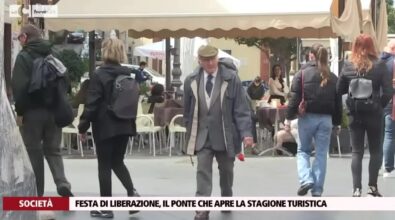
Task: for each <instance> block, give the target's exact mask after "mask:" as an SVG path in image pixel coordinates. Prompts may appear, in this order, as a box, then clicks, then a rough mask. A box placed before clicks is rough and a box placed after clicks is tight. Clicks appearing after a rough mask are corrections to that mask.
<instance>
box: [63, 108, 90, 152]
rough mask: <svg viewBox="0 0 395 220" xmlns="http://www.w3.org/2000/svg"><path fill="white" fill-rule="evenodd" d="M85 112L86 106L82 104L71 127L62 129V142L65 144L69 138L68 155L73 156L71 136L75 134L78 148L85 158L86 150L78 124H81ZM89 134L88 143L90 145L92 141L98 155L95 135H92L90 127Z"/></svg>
mask: <svg viewBox="0 0 395 220" xmlns="http://www.w3.org/2000/svg"><path fill="white" fill-rule="evenodd" d="M83 111H84V105H83V104H80V105H79V106H78V113H77V116H76V117H75V118H74V120H73V122H72V123H71V125H69V126H67V127H64V128H62V141H63V143H64V142H65V141H64V140H65V137H66V136H67V149H68V153H69V154H71V135H73V134H75V135H76V136H77V147H78V150H79V151H80V152H81V157H84V150H83V146H82V140H81V139H80V136H79V132H78V124H79V123H80V116H81V115H82V112H83ZM87 134H88V135H87V141H86V143H87V145H88V143H89V142H88V141H89V140H92V144H93V153H94V154H95V155H96V145H95V141H94V139H93V135H92V126H90V127H89V129H88V131H87Z"/></svg>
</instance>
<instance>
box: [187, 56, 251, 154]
mask: <svg viewBox="0 0 395 220" xmlns="http://www.w3.org/2000/svg"><path fill="white" fill-rule="evenodd" d="M218 68H219V69H218V75H220V77H221V79H222V80H221V85H220V90H219V94H218V95H217V96H219V97H218V98H217V99H219V100H217V101H214V102H212V103H213V104H214V105H215V103H218V104H219V105H220V110H221V113H222V125H221V126H222V129H223V136H224V142H225V148H226V151H227V153H228V155H229V156H230V157H234V156H235V155H236V154H238V153H240V150H241V141H242V138H243V137H252V131H251V123H252V122H251V115H250V111H249V109H248V103H247V100H246V94H245V90H244V89H243V87H242V85H241V81H240V79H239V77H238V76H237V69H236V67H235V66H234V65H232V64H230V63H229V62H221V61H220V63H219V65H218ZM202 75H203V70H202V68H200V67H198V68H196V69H195V71H194V72H193V73H192V74H190V75H189V76H188V77H187V78H186V79H185V83H184V122H185V124H186V128H187V140H188V142H187V143H188V145H187V148H186V149H184V151H185V152H186V153H187V154H189V155H193V154H194V153H195V152H196V150H197V143H198V139H199V138H200V137H198V133H199V132H198V131H199V126H198V125H199V123H201V119H200V118H199V114H200V112H199V111H201V110H200V109H201V106H200V105H201V104H200V102H199V101H198V100H199V99H198V96H199V95H198V87H199V84H200V81H201V80H203V77H201V76H202ZM218 75H217V76H218ZM216 82H217V80H216ZM214 87H215V85H214ZM214 91H215V89H214ZM214 91H213V93H214ZM212 96H213V97H212V99H213V100H214V98H215V97H214V96H215V94H213V95H212ZM211 125H212V123H210V126H211ZM209 132H210V131H209ZM210 133H211V132H210ZM218 136H219V135H218ZM199 147H200V146H199Z"/></svg>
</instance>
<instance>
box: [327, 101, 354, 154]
mask: <svg viewBox="0 0 395 220" xmlns="http://www.w3.org/2000/svg"><path fill="white" fill-rule="evenodd" d="M348 123H349V121H348V115H347V110H346V109H343V114H342V121H341V128H340V133H339V142H340V150H341V153H342V154H347V153H351V141H350V130H349V129H348ZM330 147H331V149H332V153H339V152H338V142H337V137H336V134H335V133H334V132H332V135H331V143H330Z"/></svg>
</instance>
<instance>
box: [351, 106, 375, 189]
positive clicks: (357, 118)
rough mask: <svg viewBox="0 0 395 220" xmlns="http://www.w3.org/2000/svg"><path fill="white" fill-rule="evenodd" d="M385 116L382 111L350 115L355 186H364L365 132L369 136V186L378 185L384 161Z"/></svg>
mask: <svg viewBox="0 0 395 220" xmlns="http://www.w3.org/2000/svg"><path fill="white" fill-rule="evenodd" d="M382 118H383V116H382V113H381V112H373V113H370V114H356V115H352V116H350V117H349V119H350V134H351V146H352V162H351V171H352V177H353V186H354V188H362V184H361V179H362V159H363V154H364V150H365V149H364V146H365V143H364V142H365V133H367V136H368V143H369V152H370V161H369V183H368V185H369V186H377V178H378V174H379V169H380V167H381V163H382V161H383V148H382V132H383V120H382Z"/></svg>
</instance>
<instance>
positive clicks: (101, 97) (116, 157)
mask: <svg viewBox="0 0 395 220" xmlns="http://www.w3.org/2000/svg"><path fill="white" fill-rule="evenodd" d="M102 57H103V61H104V64H103V65H102V66H101V67H100V68H99V69H97V70H96V71H95V73H94V74H93V75H92V78H91V79H90V84H89V88H88V96H87V99H86V103H85V108H84V112H83V113H82V115H81V117H80V124H79V125H78V130H79V133H80V134H81V138H82V139H85V133H86V131H87V130H88V128H89V126H90V124H91V123H92V132H93V137H94V140H95V143H96V147H97V149H96V152H97V161H98V164H99V185H100V196H104V197H109V196H112V191H111V190H112V189H111V170H112V171H114V173H115V175H116V176H117V177H118V179H119V180H120V181H121V183H122V185H123V186H124V187H125V188H126V191H127V195H128V196H136V192H135V190H134V187H133V182H132V179H131V177H130V174H129V171H128V169H127V167H126V166H125V164H124V161H123V160H124V155H125V152H126V147H127V144H128V141H129V137H130V136H132V135H135V134H136V123H135V120H125V119H119V118H116V117H115V116H114V115H113V114H110V113H109V112H108V109H107V103H109V102H110V96H111V91H112V87H113V83H114V80H115V78H116V77H117V76H119V75H130V70H129V69H128V68H127V67H123V66H121V65H120V63H122V62H123V61H125V60H126V54H125V49H124V45H123V43H122V41H120V40H118V39H107V40H105V41H104V42H103V44H102ZM132 213H135V211H133V212H130V214H132ZM91 216H93V217H103V218H109V217H113V212H112V211H91Z"/></svg>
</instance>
